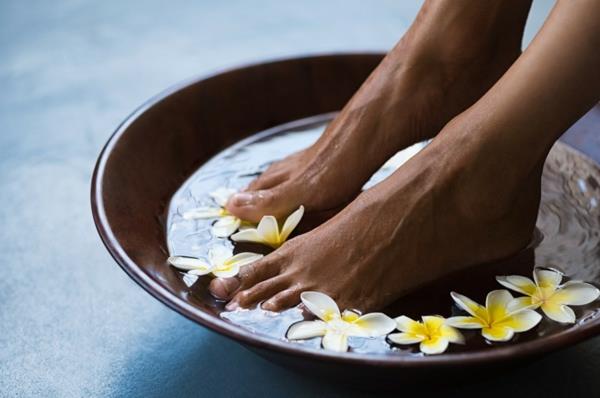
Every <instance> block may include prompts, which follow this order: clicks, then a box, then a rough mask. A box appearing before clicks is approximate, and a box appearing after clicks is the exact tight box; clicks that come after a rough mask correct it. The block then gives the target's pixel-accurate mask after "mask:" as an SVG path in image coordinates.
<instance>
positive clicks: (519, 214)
mask: <svg viewBox="0 0 600 398" xmlns="http://www.w3.org/2000/svg"><path fill="white" fill-rule="evenodd" d="M598 15H600V0H571V1H558V2H557V4H556V5H555V7H554V9H553V10H552V12H551V14H550V16H549V18H548V20H547V21H546V22H545V24H544V26H543V27H542V29H541V30H540V32H539V33H538V35H537V36H536V38H535V39H534V40H533V42H532V43H531V45H530V46H529V47H528V48H527V50H526V51H525V52H524V53H523V54H522V55H521V56H520V57H519V58H518V59H517V61H516V62H515V63H514V64H513V65H512V66H511V67H510V68H509V70H508V71H507V72H506V73H505V74H504V75H503V76H502V77H501V78H500V79H499V80H498V81H497V82H496V84H494V85H493V87H492V88H491V89H490V90H489V91H488V92H487V93H485V95H483V97H481V99H479V100H478V101H477V102H476V103H475V104H474V105H472V106H471V107H469V108H468V109H467V110H466V111H464V112H463V113H461V114H460V115H458V116H457V117H455V118H454V119H452V120H451V121H450V122H449V123H447V124H446V125H445V126H444V127H443V129H442V130H441V131H440V133H439V134H438V135H437V137H436V138H435V139H434V140H433V141H432V143H431V144H430V145H428V146H427V147H426V148H425V149H424V150H422V151H421V152H419V153H418V154H417V155H416V156H415V157H413V158H412V159H411V160H409V161H408V162H407V163H406V164H405V165H403V166H402V167H400V168H399V169H398V170H397V171H396V172H395V173H393V174H392V175H391V176H390V177H388V178H387V179H386V180H384V181H383V182H381V183H379V184H377V185H376V186H374V187H373V188H371V189H369V190H367V191H365V192H362V193H361V194H359V195H358V196H357V197H356V199H354V200H353V201H352V203H350V204H349V205H348V206H347V207H345V208H344V209H343V210H342V211H341V212H339V213H338V214H337V215H335V216H334V217H333V218H331V219H330V220H328V221H327V222H325V223H324V224H322V225H320V226H319V227H317V228H316V229H314V230H312V231H310V232H308V233H306V234H303V235H300V236H298V237H296V238H294V239H292V240H290V241H288V242H286V243H285V244H284V245H283V246H282V247H281V248H279V249H277V250H276V251H274V252H273V253H272V254H270V255H268V256H266V257H265V258H263V259H262V260H260V261H258V262H256V263H254V264H252V265H249V266H247V267H245V268H244V269H243V272H242V273H241V274H240V277H239V278H236V279H228V280H218V279H217V280H213V282H212V283H211V290H212V291H213V293H214V294H215V295H217V296H220V297H232V296H233V299H232V300H231V301H230V302H229V304H228V305H227V308H228V309H234V308H237V307H238V306H243V307H247V306H251V305H253V304H256V303H259V302H264V303H263V308H265V309H269V310H281V309H283V308H286V307H289V306H292V305H295V304H297V303H298V302H299V295H300V293H301V292H302V291H305V290H318V291H322V292H324V293H327V294H329V295H330V296H332V297H333V298H335V299H336V300H337V301H338V303H339V305H340V306H341V307H343V308H360V309H362V310H365V311H368V310H372V309H377V308H381V307H383V306H385V305H387V304H389V303H391V302H393V301H394V300H396V299H398V298H399V297H401V296H402V295H404V294H406V293H407V292H409V291H411V290H413V289H415V288H418V287H419V286H422V285H423V284H426V283H428V282H431V281H432V280H434V279H437V278H439V277H441V276H443V275H446V274H448V273H451V272H454V271H456V270H459V269H461V268H464V267H467V266H471V265H474V264H478V263H483V262H487V261H491V260H494V259H498V258H502V257H506V256H508V255H510V254H512V253H514V252H516V251H518V250H520V249H521V248H523V247H524V246H525V245H527V244H528V243H529V241H530V239H531V236H532V232H533V229H534V227H535V220H536V216H537V210H538V206H539V195H540V178H541V171H542V166H543V162H544V160H545V158H546V156H547V154H548V152H549V150H550V148H551V146H552V144H553V143H554V142H555V141H556V139H557V138H558V137H559V136H560V134H562V132H563V131H565V130H566V129H567V128H568V127H569V126H570V125H571V124H572V123H574V122H575V121H576V120H577V119H578V118H579V117H580V116H581V115H583V114H584V113H585V112H586V111H587V110H588V109H589V108H591V107H592V106H593V105H594V104H595V103H596V102H597V101H598V99H599V93H600V75H599V74H598V71H600V51H598V49H599V48H600V24H598V23H597V22H598V21H597V19H598V18H597V16H598ZM323 189H326V187H323ZM237 210H238V209H237V208H236V207H235V206H230V211H232V212H234V214H238V215H241V214H242V213H240V212H236V211H237Z"/></svg>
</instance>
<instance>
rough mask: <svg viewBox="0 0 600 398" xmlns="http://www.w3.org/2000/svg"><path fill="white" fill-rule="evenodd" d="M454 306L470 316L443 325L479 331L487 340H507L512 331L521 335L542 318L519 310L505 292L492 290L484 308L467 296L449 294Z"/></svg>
mask: <svg viewBox="0 0 600 398" xmlns="http://www.w3.org/2000/svg"><path fill="white" fill-rule="evenodd" d="M450 295H451V296H452V298H453V299H454V301H455V302H456V304H458V306H459V307H460V308H462V309H463V310H465V311H467V312H468V313H469V314H471V315H472V316H455V317H452V318H448V319H447V320H446V322H447V324H448V325H450V326H454V327H457V328H461V329H481V334H482V335H483V337H485V338H486V339H488V340H491V341H508V340H510V339H511V338H512V337H513V336H514V334H515V332H525V331H527V330H529V329H531V328H533V327H534V326H535V325H537V324H538V323H539V322H540V320H541V319H542V316H541V315H540V314H538V313H537V312H535V311H533V310H530V309H527V308H523V307H519V305H518V300H515V299H514V298H513V296H511V294H510V292H509V291H508V290H493V291H491V292H489V293H488V295H487V297H486V299H485V307H484V306H482V305H480V304H478V303H476V302H475V301H473V300H471V299H470V298H468V297H465V296H463V295H461V294H458V293H455V292H452V293H450Z"/></svg>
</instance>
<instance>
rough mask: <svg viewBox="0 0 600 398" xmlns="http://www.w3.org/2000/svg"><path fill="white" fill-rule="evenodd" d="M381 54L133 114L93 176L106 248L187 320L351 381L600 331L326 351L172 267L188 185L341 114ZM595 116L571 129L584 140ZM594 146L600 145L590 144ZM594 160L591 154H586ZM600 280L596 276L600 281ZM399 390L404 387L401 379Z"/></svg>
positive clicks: (443, 368)
mask: <svg viewBox="0 0 600 398" xmlns="http://www.w3.org/2000/svg"><path fill="white" fill-rule="evenodd" d="M381 58H382V54H343V55H325V56H314V57H305V58H296V59H289V60H282V61H276V62H268V63H262V64H256V65H251V66H246V67H242V68H239V69H233V70H229V71H225V72H222V73H218V74H214V75H211V76H208V77H205V78H200V79H193V80H190V81H187V82H184V83H182V84H179V85H177V86H175V87H173V88H171V89H169V90H167V91H165V92H163V93H162V94H160V95H158V96H156V97H154V98H152V99H151V100H149V101H148V102H147V103H145V104H144V105H142V106H141V107H140V108H139V109H138V110H137V111H135V112H134V113H133V114H131V115H130V116H129V117H128V118H127V119H126V120H125V121H124V122H123V123H122V124H121V125H120V126H119V128H118V129H117V131H116V132H115V133H114V134H113V135H112V137H111V138H110V140H109V141H108V143H107V144H106V146H105V148H104V150H103V151H102V153H101V155H100V158H99V159H98V163H97V165H96V169H95V171H94V176H93V181H92V197H91V199H92V209H93V214H94V220H95V222H96V226H97V228H98V232H99V234H100V236H101V237H102V240H103V241H104V244H105V245H106V247H107V249H108V250H109V252H110V253H111V255H112V256H113V257H114V259H115V260H116V261H117V263H118V264H119V265H120V266H121V268H123V270H124V271H125V272H126V273H127V274H128V275H129V276H131V278H133V280H135V281H136V282H137V283H138V284H139V285H140V286H141V287H143V288H144V289H145V290H147V291H148V292H149V293H150V294H152V295H153V296H154V297H156V298H157V299H158V300H160V301H162V302H163V303H164V304H166V305H168V306H169V307H171V308H172V309H173V310H175V311H177V312H179V313H181V314H182V315H184V316H186V317H188V318H189V319H191V320H193V321H195V322H198V323H199V324H201V325H203V326H205V327H207V328H210V329H212V330H214V331H216V332H218V333H221V334H223V335H225V336H227V337H230V338H232V339H234V340H236V341H238V342H240V343H242V344H244V345H246V346H247V347H248V348H250V349H252V350H254V351H256V352H258V353H259V354H260V355H263V356H265V357H268V358H269V359H271V360H274V361H276V362H278V363H281V364H284V365H285V366H288V367H292V368H296V369H302V370H306V371H310V372H313V373H316V374H320V375H321V377H329V378H341V379H345V380H347V381H352V380H359V381H361V382H363V383H364V382H365V381H366V380H367V379H369V380H381V381H393V382H394V384H396V383H399V382H401V381H413V382H414V381H417V380H421V379H428V380H431V377H432V376H433V375H434V374H443V375H444V376H445V378H447V379H452V378H454V377H457V376H459V375H461V374H463V375H464V374H470V373H471V372H473V371H474V370H476V369H478V370H481V369H489V367H492V366H502V365H505V364H507V363H509V362H510V363H514V362H515V361H519V360H524V359H527V358H532V357H535V356H539V355H541V354H543V353H547V352H550V351H553V350H556V349H559V348H561V347H565V346H569V345H572V344H575V343H577V342H579V341H582V340H583V339H586V338H588V337H590V336H592V335H594V334H597V333H598V332H600V318H599V319H595V320H592V321H590V322H587V323H585V324H583V325H578V326H575V327H572V328H568V329H566V330H564V331H561V332H559V333H555V334H552V335H548V336H546V337H543V338H538V339H534V340H531V341H526V342H522V343H518V344H511V345H506V346H502V347H498V348H495V349H493V350H490V349H488V350H479V351H473V352H459V353H449V354H443V355H439V356H430V357H418V356H395V355H364V354H356V353H346V354H338V353H330V352H327V351H322V350H314V349H310V348H305V347H302V346H299V345H295V344H289V343H286V342H284V341H280V340H276V339H273V338H269V337H265V336H262V335H260V334H254V333H251V332H249V331H246V330H244V329H242V328H240V327H238V326H235V325H233V324H231V323H228V322H226V321H224V320H223V319H221V318H220V317H219V316H218V313H217V311H216V310H215V308H214V307H213V306H211V305H209V304H208V303H206V302H203V301H202V300H201V299H199V298H197V297H196V296H194V295H191V294H189V289H188V287H187V286H186V285H185V284H184V283H183V282H182V280H181V278H180V277H179V276H178V275H177V273H176V272H175V271H174V270H173V269H172V268H170V267H168V266H166V258H167V249H166V238H165V230H164V221H165V220H164V214H165V208H166V206H167V205H168V202H169V200H170V198H171V196H172V195H173V193H174V192H175V191H176V190H177V189H178V188H179V187H180V185H181V184H182V183H183V182H184V181H185V180H186V178H187V177H188V176H189V175H190V174H191V173H192V172H194V171H195V170H196V169H197V168H198V167H199V166H200V165H201V164H202V163H204V162H205V161H206V160H208V159H209V158H210V157H212V156H213V155H215V154H216V153H217V152H218V151H220V150H222V149H224V148H226V147H227V146H229V145H231V144H233V143H235V142H236V141H239V140H241V139H243V138H245V137H248V136H249V135H251V134H254V133H256V132H259V131H263V130H266V129H268V128H271V127H274V126H278V125H281V124H284V123H287V122H290V121H294V120H298V119H301V118H306V117H310V116H313V115H320V114H324V113H328V112H332V111H336V110H339V109H341V107H342V106H343V105H344V104H345V103H346V102H347V101H348V99H349V98H350V97H351V95H352V94H353V93H354V92H355V91H356V90H357V89H358V87H359V86H360V84H361V83H362V82H363V81H364V80H365V79H366V77H367V76H368V75H369V73H370V72H371V71H372V70H373V69H374V68H375V66H376V65H377V64H378V63H379V61H380V60H381ZM598 114H599V113H598V109H595V110H593V111H592V112H591V113H590V114H588V115H587V116H586V118H584V120H582V121H580V122H579V123H578V124H576V125H575V126H574V127H573V129H572V130H573V131H572V132H571V133H570V136H569V137H570V138H569V139H570V141H571V142H572V143H573V142H574V143H577V142H580V143H582V144H585V143H587V142H589V141H587V140H588V139H589V136H590V134H591V132H592V130H593V129H592V128H591V126H595V129H596V130H597V126H598V125H599V123H598V119H599V118H598ZM595 148H596V149H597V148H598V146H596V147H595ZM586 149H587V150H588V151H587V152H588V154H591V155H594V154H598V153H599V152H595V149H594V148H592V149H591V153H590V146H589V145H588V146H587V147H586ZM594 282H598V281H594ZM396 385H398V384H396Z"/></svg>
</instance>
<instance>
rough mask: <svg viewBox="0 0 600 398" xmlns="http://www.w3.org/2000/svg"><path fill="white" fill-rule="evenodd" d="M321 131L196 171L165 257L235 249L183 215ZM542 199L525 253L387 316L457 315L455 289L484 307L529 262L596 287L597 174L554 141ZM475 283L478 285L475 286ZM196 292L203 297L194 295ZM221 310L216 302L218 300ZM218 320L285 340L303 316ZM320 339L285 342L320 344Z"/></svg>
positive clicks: (308, 128)
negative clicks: (500, 278) (503, 280)
mask: <svg viewBox="0 0 600 398" xmlns="http://www.w3.org/2000/svg"><path fill="white" fill-rule="evenodd" d="M323 129H324V123H322V122H321V123H318V124H315V123H314V122H313V123H312V124H307V125H305V126H304V127H297V125H296V127H294V128H282V129H278V130H271V131H267V132H265V133H262V134H258V135H256V136H254V137H251V138H250V139H248V140H246V141H244V142H241V143H239V144H236V145H234V146H233V147H231V148H228V149H227V150H225V151H223V152H221V153H219V154H218V155H217V156H215V157H214V158H212V159H211V160H210V161H208V162H207V163H205V164H204V165H203V166H202V167H201V168H200V169H199V170H197V171H196V172H195V173H194V174H193V175H192V176H191V177H190V178H189V179H188V181H187V182H186V183H185V184H184V185H183V186H182V187H181V188H180V189H179V191H178V192H177V193H176V194H175V195H174V197H173V199H172V200H171V203H170V205H169V214H168V221H167V242H168V247H169V253H170V255H186V256H194V257H200V258H205V259H206V258H207V253H208V249H209V248H210V247H211V246H213V245H224V246H226V247H230V248H233V249H235V247H234V245H233V243H232V242H231V241H229V240H226V239H220V238H215V237H213V236H212V235H211V232H210V227H211V225H212V223H213V222H214V221H213V220H185V219H184V218H183V217H182V214H183V213H185V212H186V211H188V210H191V209H193V208H196V207H201V206H214V203H213V202H212V200H211V198H210V196H209V193H210V192H212V191H214V190H216V189H217V188H220V187H227V188H233V189H241V188H243V187H245V186H246V185H247V184H248V183H249V182H250V181H251V180H252V179H254V178H255V177H256V176H257V175H259V174H260V173H261V172H263V171H264V170H265V169H266V168H267V167H268V166H269V165H270V164H271V163H273V162H274V161H277V160H279V159H281V158H283V157H285V156H287V155H288V154H291V153H293V152H296V151H298V150H300V149H303V148H305V147H307V146H308V145H310V144H311V143H313V142H314V141H315V140H316V139H317V138H318V137H319V135H320V134H321V132H322V131H323ZM425 145H426V144H417V145H414V146H413V147H410V148H408V149H406V150H404V151H402V152H399V153H398V154H397V155H396V156H394V157H393V158H392V159H390V160H389V161H388V162H386V164H384V165H383V167H382V168H381V169H380V170H379V171H378V172H377V173H375V174H374V175H373V177H372V178H371V179H370V180H369V181H368V182H367V184H365V188H368V187H370V186H372V185H374V184H376V183H377V182H379V181H381V180H382V179H384V178H386V177H387V176H388V175H389V174H390V173H391V172H393V171H394V170H395V169H396V168H398V167H399V166H400V165H401V164H402V163H403V162H405V161H406V160H408V159H409V158H410V157H411V156H412V155H414V154H415V153H417V152H418V151H419V150H420V149H422V148H423V147H424V146H425ZM542 186H543V188H542V202H541V205H540V212H539V216H538V222H537V227H538V230H539V231H538V236H539V239H534V241H533V243H532V245H531V247H530V248H528V249H527V250H524V251H523V252H521V253H519V254H517V255H515V256H514V257H513V258H511V259H507V260H503V261H499V262H496V263H494V264H489V265H485V266H481V267H477V268H476V269H473V270H467V271H464V272H462V273H460V274H457V275H453V276H450V277H448V278H445V279H443V280H440V281H438V282H436V283H433V284H432V285H431V286H429V287H427V288H424V289H421V290H420V291H419V292H415V293H413V294H410V295H409V296H407V297H405V298H403V299H402V300H399V302H398V303H395V304H394V305H392V306H390V307H389V308H388V309H387V310H386V312H387V313H388V314H389V315H391V316H397V315H400V314H406V315H409V316H412V317H418V316H419V315H421V314H436V313H437V314H441V315H445V316H450V315H451V314H452V313H456V308H455V307H453V306H452V300H451V299H450V297H449V295H448V292H449V291H450V290H458V291H461V292H462V293H465V294H467V295H469V296H470V297H473V298H474V299H477V300H479V301H480V302H483V298H484V296H485V292H487V291H489V290H492V289H497V288H500V286H499V285H497V284H496V283H495V282H494V278H493V277H494V275H499V274H509V273H511V274H514V273H517V274H521V275H524V276H528V277H531V271H532V269H533V265H534V264H536V265H540V266H546V267H553V268H556V269H559V270H561V271H563V272H564V273H565V274H566V275H567V276H568V277H569V278H571V279H580V280H585V281H588V282H592V283H594V284H596V285H598V284H599V282H600V234H599V231H600V208H599V206H598V200H599V199H600V171H599V170H598V168H597V167H596V166H595V165H594V164H593V163H592V162H591V161H590V160H588V159H586V158H584V157H582V156H581V155H579V154H578V153H577V152H575V151H573V150H571V149H570V148H568V147H566V146H565V145H564V144H560V143H559V144H557V145H555V147H554V148H553V150H552V152H551V154H550V156H549V157H548V160H547V162H546V166H545V169H544V175H543V184H542ZM181 275H182V278H183V279H184V281H185V283H186V285H187V286H189V288H190V292H191V294H197V296H198V297H202V298H203V299H206V300H212V299H210V298H208V295H207V294H206V292H205V289H206V283H197V277H194V276H189V275H184V274H183V273H182V274H181ZM473 281H477V284H474V283H473ZM200 290H202V292H200ZM216 304H217V305H220V308H222V303H216ZM597 306H598V304H597V303H592V304H590V305H588V306H585V307H574V309H575V311H576V313H577V315H578V319H579V321H578V323H579V324H581V323H585V322H588V321H590V320H592V319H595V318H597V317H598V316H599V314H600V311H598V310H597V308H596V307H597ZM221 317H223V318H224V319H227V320H229V321H230V322H232V323H234V324H237V325H240V326H241V327H244V328H246V329H248V330H250V331H252V332H253V333H261V334H265V335H268V336H271V337H273V338H276V339H284V338H285V332H286V331H287V329H288V328H289V326H290V325H291V324H293V323H295V322H298V321H300V320H302V319H304V317H303V313H302V311H301V310H299V309H298V308H293V309H290V310H287V311H284V312H282V313H272V312H268V311H264V310H261V309H260V308H255V309H250V310H239V311H234V312H222V313H221ZM565 328H567V326H562V325H559V324H556V323H554V322H550V321H548V320H543V321H542V323H540V325H539V326H538V327H537V328H535V329H534V330H533V331H530V332H527V333H524V334H522V335H519V336H518V337H517V341H524V340H529V339H532V338H536V337H538V336H543V335H547V334H551V333H556V332H560V331H562V330H564V329H565ZM465 332H466V333H465V335H466V337H467V343H468V344H467V345H466V346H464V347H460V346H453V347H452V348H451V349H450V350H449V352H453V351H455V352H456V351H465V350H471V349H482V348H485V347H488V346H492V347H493V346H494V345H489V344H486V343H485V342H484V341H483V339H482V338H481V337H480V336H479V335H478V334H477V333H471V332H469V331H465ZM319 341H320V339H318V338H316V339H310V340H307V341H303V342H290V344H303V345H306V346H309V347H315V348H316V347H318V345H319ZM349 343H350V347H351V350H352V351H354V352H361V353H387V354H394V355H398V354H404V355H419V354H418V353H417V351H416V350H415V349H414V347H402V348H398V347H394V348H392V347H390V346H389V345H388V344H387V342H386V341H385V338H376V339H364V338H350V340H349Z"/></svg>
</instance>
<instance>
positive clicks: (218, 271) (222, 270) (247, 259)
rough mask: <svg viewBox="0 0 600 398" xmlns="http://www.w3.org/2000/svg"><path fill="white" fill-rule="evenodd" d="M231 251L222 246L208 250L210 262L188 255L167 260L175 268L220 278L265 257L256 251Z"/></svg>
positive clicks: (229, 275)
mask: <svg viewBox="0 0 600 398" xmlns="http://www.w3.org/2000/svg"><path fill="white" fill-rule="evenodd" d="M231 254H232V253H231V251H229V250H227V249H226V248H224V247H222V246H215V247H214V248H212V249H211V250H210V251H209V252H208V259H209V263H207V262H205V261H203V260H201V259H199V258H196V257H186V256H171V257H169V259H168V260H167V261H168V262H169V264H171V265H172V266H174V267H175V268H179V269H181V270H185V271H188V274H191V275H208V274H211V273H212V274H213V275H214V276H216V277H220V278H230V277H232V276H236V275H237V274H238V272H239V271H240V268H241V267H243V266H244V265H248V264H250V263H253V262H254V261H256V260H259V259H261V258H262V257H263V255H262V254H256V253H238V254H236V255H235V256H232V255H231Z"/></svg>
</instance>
